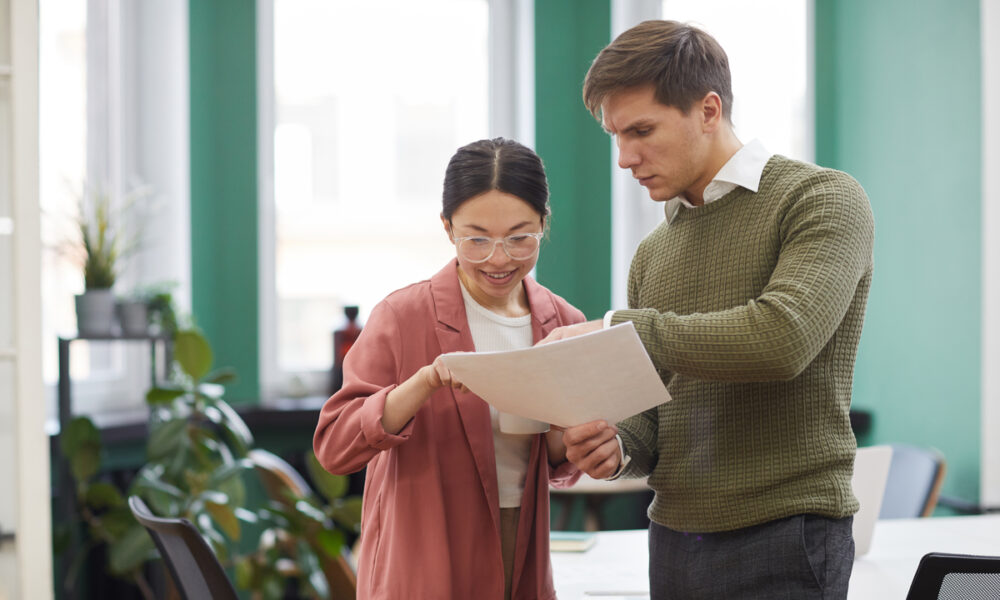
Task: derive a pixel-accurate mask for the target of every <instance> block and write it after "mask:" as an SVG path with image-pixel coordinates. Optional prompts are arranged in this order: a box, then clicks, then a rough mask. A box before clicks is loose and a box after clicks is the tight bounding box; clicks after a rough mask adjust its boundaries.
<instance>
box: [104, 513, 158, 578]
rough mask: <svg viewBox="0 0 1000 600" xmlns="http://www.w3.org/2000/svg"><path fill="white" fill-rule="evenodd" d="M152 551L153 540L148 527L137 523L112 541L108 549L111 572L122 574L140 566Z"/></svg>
mask: <svg viewBox="0 0 1000 600" xmlns="http://www.w3.org/2000/svg"><path fill="white" fill-rule="evenodd" d="M152 551H153V540H152V539H151V538H150V537H149V534H148V533H146V529H145V528H144V527H143V526H142V525H139V524H138V523H136V524H135V526H134V527H131V528H130V529H129V530H128V531H126V532H125V534H124V535H122V537H121V538H120V539H119V540H117V541H115V542H112V543H111V545H110V547H109V549H108V554H109V556H108V562H109V566H110V567H111V572H112V573H116V574H118V575H122V574H124V573H128V572H129V571H133V570H135V569H137V568H139V567H140V566H141V565H142V563H144V562H146V560H147V559H148V558H149V555H150V553H151V552H152Z"/></svg>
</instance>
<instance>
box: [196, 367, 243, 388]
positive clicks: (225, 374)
mask: <svg viewBox="0 0 1000 600" xmlns="http://www.w3.org/2000/svg"><path fill="white" fill-rule="evenodd" d="M234 381H236V369H234V368H232V367H222V368H221V369H216V370H214V371H212V372H211V373H209V374H208V375H206V376H205V379H203V380H202V382H203V383H217V384H226V383H232V382H234Z"/></svg>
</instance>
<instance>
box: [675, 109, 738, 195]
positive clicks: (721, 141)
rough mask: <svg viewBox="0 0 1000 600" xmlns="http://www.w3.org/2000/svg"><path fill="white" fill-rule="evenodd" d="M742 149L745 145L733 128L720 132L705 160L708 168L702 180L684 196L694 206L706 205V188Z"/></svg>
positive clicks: (723, 129)
mask: <svg viewBox="0 0 1000 600" xmlns="http://www.w3.org/2000/svg"><path fill="white" fill-rule="evenodd" d="M742 147H743V143H742V142H740V140H739V138H737V137H736V133H735V132H734V131H733V128H732V127H728V126H727V127H724V128H722V129H721V130H720V131H719V132H718V137H717V138H716V139H715V140H714V143H713V144H712V147H711V148H710V150H709V153H708V157H707V158H706V160H705V165H706V166H705V169H704V171H703V175H702V177H701V179H700V180H699V181H698V183H697V184H695V185H694V186H693V187H692V188H691V189H690V190H687V191H685V192H684V194H683V195H684V197H685V198H686V199H687V201H688V202H690V203H691V205H692V206H702V205H704V204H705V188H707V187H708V184H709V183H712V180H713V179H715V176H716V175H717V174H718V173H719V171H721V170H722V167H723V166H725V164H726V163H727V162H729V159H731V158H732V157H733V155H735V154H736V153H737V152H739V150H740V148H742Z"/></svg>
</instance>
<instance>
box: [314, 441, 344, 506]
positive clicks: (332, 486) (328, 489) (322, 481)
mask: <svg viewBox="0 0 1000 600" xmlns="http://www.w3.org/2000/svg"><path fill="white" fill-rule="evenodd" d="M306 470H307V471H309V478H310V479H312V482H313V485H315V486H316V489H317V490H319V493H320V494H322V495H323V496H324V497H325V498H326V499H327V501H329V502H333V501H334V500H336V499H337V498H342V497H343V496H344V494H346V493H347V487H348V484H349V481H348V479H347V477H346V476H344V475H333V474H332V473H329V472H327V470H326V469H324V468H323V467H322V465H320V464H319V461H318V460H317V459H316V455H315V454H313V453H312V452H309V453H307V454H306Z"/></svg>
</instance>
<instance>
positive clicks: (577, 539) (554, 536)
mask: <svg viewBox="0 0 1000 600" xmlns="http://www.w3.org/2000/svg"><path fill="white" fill-rule="evenodd" d="M595 542H597V534H595V533H593V532H591V531H552V532H550V533H549V550H550V551H551V552H586V551H587V550H590V547H591V546H593V545H594V543H595Z"/></svg>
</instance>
